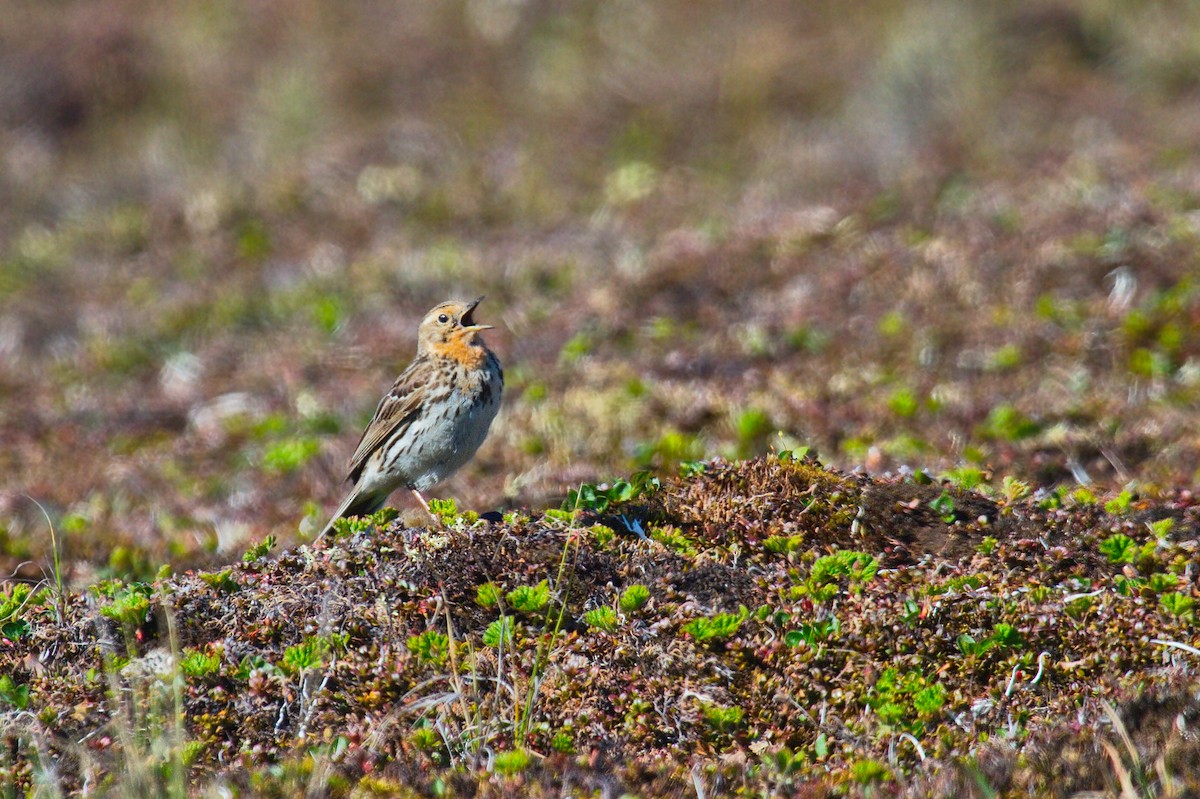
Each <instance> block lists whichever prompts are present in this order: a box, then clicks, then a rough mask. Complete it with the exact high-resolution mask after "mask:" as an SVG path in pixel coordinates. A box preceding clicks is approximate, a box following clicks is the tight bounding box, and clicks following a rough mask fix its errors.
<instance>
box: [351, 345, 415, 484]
mask: <svg viewBox="0 0 1200 799" xmlns="http://www.w3.org/2000/svg"><path fill="white" fill-rule="evenodd" d="M424 366H427V364H425V363H424V362H423V361H420V360H417V361H413V362H412V364H410V365H409V367H408V368H407V369H405V370H404V373H403V374H402V375H400V377H398V378H396V382H395V383H394V384H393V385H392V388H391V390H390V391H388V393H387V394H385V395H384V396H383V399H381V400H380V401H379V407H378V408H376V409H375V416H374V417H373V418H372V419H371V423H370V424H368V425H367V429H366V430H364V431H363V434H362V438H361V439H359V442H358V449H356V450H354V457H352V458H351V459H350V480H351V481H352V482H357V481H358V476H359V474H360V473H361V472H362V468H363V466H364V465H365V464H366V462H367V459H368V458H370V457H371V454H372V453H374V452H375V450H376V449H378V448H379V446H380V445H381V444H383V442H385V441H387V440H388V439H389V438H390V437H391V436H392V435H393V434H394V433H395V432H396V431H398V430H400V429H401V428H403V427H407V426H408V425H409V424H411V423H412V420H413V419H414V418H416V416H417V414H418V413H420V411H421V406H422V405H423V404H424V401H425V395H426V393H427V391H426V386H427V384H428V380H426V379H423V378H424V376H425V375H426V372H427V370H426V369H425V368H424Z"/></svg>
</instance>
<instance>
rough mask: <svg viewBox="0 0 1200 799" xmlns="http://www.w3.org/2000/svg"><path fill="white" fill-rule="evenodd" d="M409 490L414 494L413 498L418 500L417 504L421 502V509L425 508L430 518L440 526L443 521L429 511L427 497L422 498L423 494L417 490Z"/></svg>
mask: <svg viewBox="0 0 1200 799" xmlns="http://www.w3.org/2000/svg"><path fill="white" fill-rule="evenodd" d="M409 490H410V491H412V492H413V496H414V497H416V498H417V502H420V503H421V507H422V508H424V509H425V512H426V513H428V514H429V518H431V519H433V520H434V521H435V522H436V523H437V524H439V525H440V524H441V523H442V520H441V519H439V518H438V517H437V515H436V514H435V513H434V512H433V511H431V510H430V509H429V503H428V502H426V501H425V497H423V496H421V492H420V491H418V490H417V489H415V488H412V489H409Z"/></svg>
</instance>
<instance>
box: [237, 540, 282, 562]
mask: <svg viewBox="0 0 1200 799" xmlns="http://www.w3.org/2000/svg"><path fill="white" fill-rule="evenodd" d="M274 548H275V536H273V535H269V536H267V537H266V538H264V539H263V540H262V541H260V542H259V543H257V544H254V545H253V546H251V547H250V548H249V549H247V550H246V551H245V552H244V553H243V554H242V562H243V563H253V562H254V561H256V560H261V559H263V558H265V557H266V556H267V555H268V554H269V553H270V551H271V550H272V549H274Z"/></svg>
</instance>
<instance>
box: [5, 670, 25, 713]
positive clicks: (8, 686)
mask: <svg viewBox="0 0 1200 799" xmlns="http://www.w3.org/2000/svg"><path fill="white" fill-rule="evenodd" d="M0 701H4V702H7V703H8V704H10V705H12V706H13V707H15V708H16V709H17V710H24V709H25V708H26V707H28V706H29V686H28V685H17V684H16V682H14V681H13V678H12V677H10V676H8V675H7V674H5V675H3V676H0Z"/></svg>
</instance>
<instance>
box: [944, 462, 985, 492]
mask: <svg viewBox="0 0 1200 799" xmlns="http://www.w3.org/2000/svg"><path fill="white" fill-rule="evenodd" d="M945 478H946V479H947V480H949V481H950V485H952V486H956V487H957V488H960V489H962V490H963V491H971V490H973V489H976V488H978V487H979V486H981V485H983V484H984V483H985V482H986V481H987V475H986V474H985V473H984V471H983V470H982V469H979V468H977V467H975V466H959V467H958V468H955V469H951V470H950V471H948V472H946V474H945Z"/></svg>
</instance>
